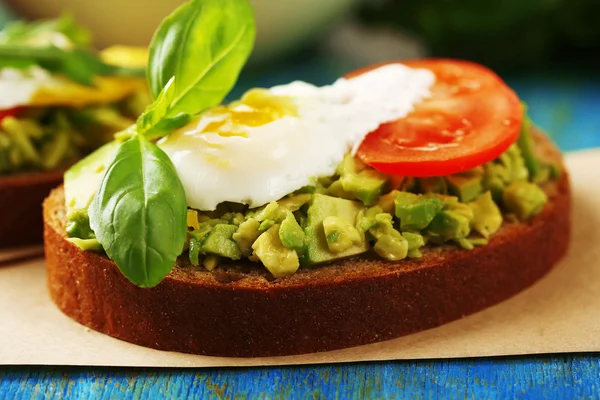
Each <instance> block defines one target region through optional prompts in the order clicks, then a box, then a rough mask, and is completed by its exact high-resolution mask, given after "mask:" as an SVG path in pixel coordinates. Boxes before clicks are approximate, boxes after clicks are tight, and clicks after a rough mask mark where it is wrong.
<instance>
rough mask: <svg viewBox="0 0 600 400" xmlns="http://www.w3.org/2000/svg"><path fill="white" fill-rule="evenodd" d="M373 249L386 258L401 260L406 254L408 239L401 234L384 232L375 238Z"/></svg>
mask: <svg viewBox="0 0 600 400" xmlns="http://www.w3.org/2000/svg"><path fill="white" fill-rule="evenodd" d="M373 250H375V253H377V254H378V255H379V256H380V257H383V258H385V259H386V260H390V261H397V260H402V259H404V258H406V256H407V255H408V241H407V240H406V239H404V237H402V236H401V235H387V234H386V235H383V236H381V237H380V238H379V239H377V242H376V243H375V246H373Z"/></svg>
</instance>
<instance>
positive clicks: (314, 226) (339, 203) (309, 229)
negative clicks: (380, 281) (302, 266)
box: [304, 194, 369, 264]
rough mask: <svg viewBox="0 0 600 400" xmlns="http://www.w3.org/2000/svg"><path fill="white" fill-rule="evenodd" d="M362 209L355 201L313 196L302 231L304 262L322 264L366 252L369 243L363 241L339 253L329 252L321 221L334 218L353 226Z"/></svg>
mask: <svg viewBox="0 0 600 400" xmlns="http://www.w3.org/2000/svg"><path fill="white" fill-rule="evenodd" d="M362 209H363V206H362V205H361V204H360V203H358V202H355V201H351V200H345V199H339V198H335V197H331V196H326V195H322V194H316V195H314V196H313V199H312V202H311V205H310V207H309V208H308V219H307V222H306V228H305V230H304V231H305V233H306V240H307V252H306V261H307V262H308V263H311V264H315V263H322V262H327V261H331V260H335V259H339V258H343V257H349V256H353V255H356V254H360V253H364V252H366V251H367V250H368V249H369V243H368V242H367V241H366V240H365V239H362V241H361V243H359V244H355V245H353V246H352V247H350V248H349V249H347V250H346V251H343V252H341V253H333V252H331V251H330V250H329V246H328V244H327V238H326V237H325V229H324V228H323V221H324V220H325V218H327V217H329V216H336V217H339V218H342V219H345V220H346V221H349V222H350V223H352V224H355V223H356V220H357V216H358V214H359V212H360V211H361V210H362Z"/></svg>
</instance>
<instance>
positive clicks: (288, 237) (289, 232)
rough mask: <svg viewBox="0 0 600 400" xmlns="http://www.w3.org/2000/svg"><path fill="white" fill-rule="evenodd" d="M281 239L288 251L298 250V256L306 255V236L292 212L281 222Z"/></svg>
mask: <svg viewBox="0 0 600 400" xmlns="http://www.w3.org/2000/svg"><path fill="white" fill-rule="evenodd" d="M279 239H281V243H283V245H284V246H285V247H287V248H288V249H292V250H296V252H297V253H298V254H303V253H304V248H305V247H306V246H305V242H304V239H305V234H304V231H303V230H302V228H301V227H300V225H299V224H298V222H297V221H296V218H295V217H294V214H292V212H291V211H288V212H287V215H286V217H285V219H284V220H283V222H281V227H280V228H279Z"/></svg>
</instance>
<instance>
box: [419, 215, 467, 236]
mask: <svg viewBox="0 0 600 400" xmlns="http://www.w3.org/2000/svg"><path fill="white" fill-rule="evenodd" d="M469 225H470V221H469V219H468V218H467V217H466V216H465V215H463V214H461V213H459V212H456V211H451V210H444V211H442V212H440V213H438V214H437V215H436V216H435V218H434V219H433V221H431V224H429V227H428V228H427V234H428V235H429V236H430V237H431V238H432V239H436V241H442V242H445V241H448V240H450V239H455V238H463V237H467V236H469V233H470V231H471V229H470V226H469Z"/></svg>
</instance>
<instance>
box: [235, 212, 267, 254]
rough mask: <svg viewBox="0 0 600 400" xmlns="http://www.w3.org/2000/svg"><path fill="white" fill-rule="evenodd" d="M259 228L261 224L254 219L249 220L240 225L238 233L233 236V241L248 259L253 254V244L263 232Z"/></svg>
mask: <svg viewBox="0 0 600 400" xmlns="http://www.w3.org/2000/svg"><path fill="white" fill-rule="evenodd" d="M259 226H260V222H258V221H257V220H255V219H254V218H249V219H247V220H246V221H244V222H242V223H241V224H240V226H239V227H238V228H237V231H236V232H235V233H234V234H233V236H232V239H233V240H234V241H235V242H236V243H237V245H238V247H239V249H240V251H241V252H242V254H243V255H244V256H246V257H248V256H249V255H250V253H251V252H252V251H251V250H252V243H254V241H255V240H256V239H258V237H259V236H260V234H261V231H260V230H259V229H258V228H259Z"/></svg>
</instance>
